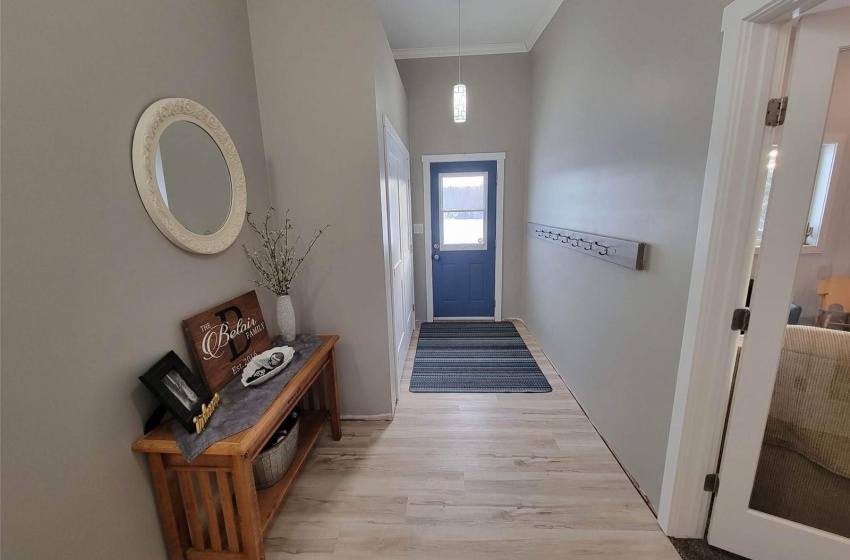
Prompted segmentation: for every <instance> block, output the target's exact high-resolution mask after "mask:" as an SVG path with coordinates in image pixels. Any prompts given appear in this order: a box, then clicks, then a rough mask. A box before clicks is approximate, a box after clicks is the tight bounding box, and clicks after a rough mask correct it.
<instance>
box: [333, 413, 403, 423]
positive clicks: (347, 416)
mask: <svg viewBox="0 0 850 560" xmlns="http://www.w3.org/2000/svg"><path fill="white" fill-rule="evenodd" d="M340 419H341V420H367V421H373V420H383V421H387V420H392V419H393V414H392V412H387V413H386V414H372V415H371V416H368V415H367V416H362V415H359V414H344V415H342V416H340Z"/></svg>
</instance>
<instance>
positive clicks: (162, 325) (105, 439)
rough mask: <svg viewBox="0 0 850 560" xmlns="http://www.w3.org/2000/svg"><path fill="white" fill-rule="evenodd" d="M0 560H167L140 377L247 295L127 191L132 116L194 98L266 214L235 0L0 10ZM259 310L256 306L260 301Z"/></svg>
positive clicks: (243, 29) (244, 30) (249, 67)
mask: <svg viewBox="0 0 850 560" xmlns="http://www.w3.org/2000/svg"><path fill="white" fill-rule="evenodd" d="M2 53H3V56H2V88H3V89H2V102H3V106H2V143H3V152H2V185H3V190H2V253H3V262H4V263H5V265H4V266H3V268H2V285H3V291H2V307H3V315H2V348H3V354H2V370H3V394H2V406H1V407H0V408H2V424H3V428H4V431H3V434H2V471H3V486H2V533H3V541H2V551H0V554H2V556H3V558H9V559H12V558H18V559H41V558H90V559H107V558H122V559H126V560H132V559H138V560H150V559H152V558H164V557H165V547H164V544H163V540H162V536H161V532H160V528H159V519H158V516H157V512H156V508H155V505H154V498H153V493H152V491H151V487H150V485H149V482H148V466H147V461H146V460H145V458H144V457H141V456H135V455H133V453H132V452H131V451H130V445H131V444H132V443H133V441H135V439H136V438H138V437H139V436H141V435H142V422H143V420H144V419H145V417H146V416H147V414H148V413H150V412H151V411H152V409H153V406H154V398H153V397H152V396H151V395H149V394H148V392H147V390H146V389H145V388H144V387H142V385H141V384H140V382H139V380H138V379H137V376H138V375H140V374H142V373H144V372H145V371H146V370H147V369H148V368H149V367H150V366H151V365H153V364H154V363H155V362H156V360H158V359H159V358H160V357H162V355H164V354H165V353H166V352H167V351H169V350H171V349H174V350H176V351H177V352H178V354H180V355H181V357H182V358H183V359H184V360H188V358H189V354H188V351H187V346H186V342H185V338H184V336H183V332H182V330H181V326H180V321H181V320H182V319H184V318H185V317H189V316H191V315H192V314H194V313H197V312H199V311H201V310H203V309H205V308H207V307H209V306H211V305H214V304H216V303H218V302H221V301H224V300H227V299H228V298H231V297H233V296H236V295H239V294H240V293H243V292H245V291H247V290H250V289H251V284H249V282H248V279H249V278H250V277H251V270H250V268H249V265H248V263H247V261H246V260H245V257H244V256H243V255H242V252H241V248H240V245H241V244H242V243H243V242H246V241H249V240H250V237H249V236H248V235H247V232H245V231H244V230H243V234H242V235H241V236H240V238H239V239H238V240H237V241H236V244H235V245H234V246H233V247H231V248H230V249H228V250H227V251H225V252H224V253H221V254H219V255H216V256H200V255H192V254H190V253H187V252H185V251H182V250H180V249H179V248H177V247H176V246H174V245H173V244H171V242H169V241H168V240H167V239H166V238H165V237H164V236H163V235H162V234H161V233H160V232H159V230H158V229H157V228H156V227H155V226H154V224H153V223H152V222H151V220H150V218H149V217H148V215H147V214H146V212H145V209H144V206H143V205H142V203H141V201H140V200H139V196H138V194H137V192H136V186H135V183H134V181H133V171H132V163H131V144H132V138H133V131H134V129H135V126H136V121H137V120H138V118H139V116H140V115H141V114H142V111H144V109H145V108H146V107H147V106H148V105H149V104H150V103H152V102H153V101H155V100H157V99H161V98H163V97H174V96H178V97H189V98H193V99H195V100H197V101H199V102H201V103H203V104H204V105H206V106H207V107H208V108H209V109H210V110H212V111H213V112H214V113H215V114H216V116H217V117H218V118H219V119H220V120H221V121H222V123H223V124H224V125H225V126H226V127H227V129H228V131H229V132H230V134H231V136H232V137H233V140H234V142H235V144H236V146H237V148H238V150H239V153H240V155H241V157H242V163H243V166H244V168H245V175H246V181H247V185H248V206H249V209H251V210H252V211H258V212H261V211H262V210H263V209H264V208H266V207H267V205H268V188H267V176H266V168H265V165H264V161H263V144H262V137H261V133H260V122H259V117H260V115H259V109H258V105H257V96H256V90H255V85H254V83H255V82H254V67H253V63H252V58H251V43H250V36H249V31H248V14H247V11H246V8H245V3H244V2H243V1H237V0H232V1H231V0H228V1H220V2H208V1H206V0H181V1H179V2H177V1H173V0H146V1H144V2H114V1H110V0H91V1H89V2H85V3H77V2H75V3H61V2H47V1H42V0H38V1H37V0H4V1H3V19H2ZM261 298H262V300H261V301H262V302H263V303H264V304H265V305H264V312H265V314H266V317H267V318H273V317H274V315H273V312H274V307H273V305H272V300H271V299H270V298H268V297H266V296H265V295H263V294H261Z"/></svg>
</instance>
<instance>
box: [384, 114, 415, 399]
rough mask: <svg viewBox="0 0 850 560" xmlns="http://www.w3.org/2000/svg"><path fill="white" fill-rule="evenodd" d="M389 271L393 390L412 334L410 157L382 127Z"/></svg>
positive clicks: (387, 128) (387, 130) (399, 379)
mask: <svg viewBox="0 0 850 560" xmlns="http://www.w3.org/2000/svg"><path fill="white" fill-rule="evenodd" d="M384 146H385V147H386V152H387V153H386V165H387V189H388V192H387V204H388V206H389V208H388V210H389V212H388V215H389V226H390V269H391V280H392V302H393V351H394V357H395V362H396V363H395V370H396V379H395V383H396V387H398V384H399V383H400V382H401V373H402V371H403V369H404V360H405V358H406V356H407V349H408V347H409V346H410V338H411V336H412V334H413V320H414V319H413V318H414V315H413V235H412V231H411V222H410V155H409V154H408V152H407V149H406V148H405V147H404V145H403V144H402V143H401V140H400V139H399V138H398V137H397V135H396V134H395V132H394V131H393V130H392V128H391V127H389V126H386V127H384Z"/></svg>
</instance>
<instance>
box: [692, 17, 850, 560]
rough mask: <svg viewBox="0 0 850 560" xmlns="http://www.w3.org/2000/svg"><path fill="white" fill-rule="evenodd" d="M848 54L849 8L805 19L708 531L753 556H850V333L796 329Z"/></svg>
mask: <svg viewBox="0 0 850 560" xmlns="http://www.w3.org/2000/svg"><path fill="white" fill-rule="evenodd" d="M848 46H850V8H844V9H841V10H835V11H830V12H822V13H817V14H811V15H805V16H803V18H802V21H801V22H800V27H799V33H798V35H797V40H796V45H795V54H794V62H793V64H792V70H791V80H790V86H789V89H788V94H789V109H788V114H787V118H786V121H785V124H784V131H783V134H782V142H781V146H780V148H779V152H778V156H777V157H776V159H775V165H776V168H775V170H774V173H773V178H772V187H771V191H770V197H769V204H768V206H767V218H766V222H765V228H764V235H763V239H762V244H761V249H760V254H759V257H758V261H759V262H758V270H757V272H756V276H755V284H754V289H753V293H752V299H751V312H752V317H751V319H750V325H749V331H748V332H747V334H746V337H745V340H744V343H743V347H742V349H741V357H740V365H739V369H738V375H737V381H736V385H735V393H734V397H733V401H732V406H731V410H730V415H729V424H728V431H727V436H726V440H725V446H724V452H723V459H722V464H721V469H720V486H719V491H718V494H717V498H716V501H715V504H714V509H713V512H712V516H711V522H710V526H709V533H708V541H709V543H711V544H713V545H715V546H718V547H720V548H723V549H726V550H730V551H732V552H735V553H738V554H741V555H743V556H746V557H748V558H751V559H753V560H799V559H806V560H827V559H829V560H838V559H845V560H846V559H848V558H850V538H848V537H850V364H849V363H848V360H850V325H848V328H847V329H846V330H845V329H843V328H842V329H837V330H836V329H826V328H820V327H819V326H798V325H788V323H789V302H793V301H794V299H795V298H794V285H795V277H798V276H799V275H800V274H801V270H800V269H798V264H799V265H803V261H801V260H800V258H801V257H800V255H801V249H802V245H803V244H804V243H805V237H806V230H807V227H806V226H807V221H809V219H810V212H811V211H812V210H811V209H812V208H813V207H814V206H817V205H813V204H812V200H813V192H814V190H815V188H814V187H815V184H816V182H817V181H818V180H819V179H818V171H819V169H822V168H823V153H824V148H823V142H824V133H825V125H826V123H827V114H828V112H829V111H832V110H834V109H835V108H836V107H838V108H840V109H841V110H842V111H844V112H845V113H847V112H848V111H846V109H847V108H848V107H847V105H848V104H850V95H846V94H842V95H838V96H836V95H834V94H833V90H834V88H833V85H834V84H835V87H836V89H837V88H838V83H839V81H838V80H836V79H835V78H836V71H837V68H840V66H838V61H839V53H840V51H842V50H843V49H846V48H847V47H848ZM846 54H847V53H841V55H840V56H841V58H842V59H843V57H844V56H846ZM842 80H843V81H846V80H845V79H844V78H842ZM830 114H831V113H830ZM830 118H831V117H830ZM845 160H846V158H845ZM833 172H835V173H840V170H837V169H833ZM846 180H847V177H845V180H844V182H846ZM847 208H848V211H850V205H847ZM848 220H850V215H847V216H842V217H841V218H839V219H838V220H832V221H831V223H833V224H834V223H836V222H841V221H844V222H847V221H848ZM845 231H850V230H845ZM838 237H839V236H835V238H836V240H835V242H836V243H839V244H843V249H844V251H843V254H845V255H850V252H848V251H847V249H848V248H850V247H848V245H850V238H847V237H850V236H844V237H845V238H840V239H839V238H838ZM839 252H841V251H839ZM843 266H845V264H844V263H835V267H834V268H831V269H830V270H826V269H824V270H822V271H820V274H821V275H825V276H830V275H832V274H834V273H835V272H836V271H837V270H838V268H840V267H843ZM806 289H811V290H818V285H817V284H816V283H814V282H813V285H811V286H809V287H807V288H806ZM848 310H850V309H848ZM804 314H805V311H804ZM813 315H814V316H818V317H819V315H818V314H817V313H814V314H813ZM820 324H823V323H822V322H821V321H820V320H819V319H817V320H816V322H815V325H820Z"/></svg>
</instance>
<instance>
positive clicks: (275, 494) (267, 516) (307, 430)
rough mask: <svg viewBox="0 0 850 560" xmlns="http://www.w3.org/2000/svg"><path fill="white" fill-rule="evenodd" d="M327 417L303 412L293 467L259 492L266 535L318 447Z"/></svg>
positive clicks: (322, 411)
mask: <svg viewBox="0 0 850 560" xmlns="http://www.w3.org/2000/svg"><path fill="white" fill-rule="evenodd" d="M327 417H328V414H327V411H324V410H305V411H304V412H303V414H302V416H301V420H300V422H301V425H300V426H299V428H298V450H297V451H296V452H295V459H293V461H292V465H291V466H290V467H289V470H288V471H286V474H285V475H283V478H282V479H280V481H279V482H278V483H277V484H275V485H274V486H270V487H269V488H265V489H263V490H257V503H258V505H259V510H260V523H261V524H262V527H263V533H264V534H265V532H266V530H267V529H268V527H269V525H270V524H271V522H272V520H273V519H274V516H275V513H276V512H277V509H278V508H279V507H280V504H281V503H282V502H283V499H284V498H285V497H286V494H287V493H288V492H289V489H290V488H291V487H292V483H293V482H294V481H295V477H296V476H298V472H299V471H300V470H301V467H303V466H304V463H305V462H306V461H307V457H308V456H309V455H310V450H312V449H313V446H314V445H316V441H317V440H318V439H319V436H320V435H321V433H322V429H323V428H324V426H325V420H326V419H327Z"/></svg>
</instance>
